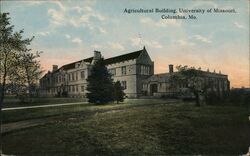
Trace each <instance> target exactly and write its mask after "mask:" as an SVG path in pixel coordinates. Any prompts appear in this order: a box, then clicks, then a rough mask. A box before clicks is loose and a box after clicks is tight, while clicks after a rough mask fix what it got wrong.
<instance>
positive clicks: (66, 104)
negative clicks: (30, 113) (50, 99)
mask: <svg viewBox="0 0 250 156" xmlns="http://www.w3.org/2000/svg"><path fill="white" fill-rule="evenodd" d="M87 103H88V102H75V103H61V104H50V105H38V106H24V107H12V108H3V109H2V111H11V110H20V109H31V108H44V107H58V106H68V105H80V104H87Z"/></svg>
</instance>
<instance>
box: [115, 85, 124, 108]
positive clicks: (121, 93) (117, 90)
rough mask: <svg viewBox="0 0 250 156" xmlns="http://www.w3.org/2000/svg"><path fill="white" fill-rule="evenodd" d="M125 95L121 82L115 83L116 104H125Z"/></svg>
mask: <svg viewBox="0 0 250 156" xmlns="http://www.w3.org/2000/svg"><path fill="white" fill-rule="evenodd" d="M124 96H125V93H124V91H123V87H122V86H121V83H120V81H116V82H115V83H114V100H115V101H116V103H119V102H123V100H124Z"/></svg>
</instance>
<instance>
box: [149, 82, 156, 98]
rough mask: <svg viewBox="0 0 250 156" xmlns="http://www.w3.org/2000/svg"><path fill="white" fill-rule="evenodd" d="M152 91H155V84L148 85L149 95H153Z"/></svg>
mask: <svg viewBox="0 0 250 156" xmlns="http://www.w3.org/2000/svg"><path fill="white" fill-rule="evenodd" d="M154 93H157V84H151V85H150V95H151V96H153V95H154Z"/></svg>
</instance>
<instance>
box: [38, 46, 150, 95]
mask: <svg viewBox="0 0 250 156" xmlns="http://www.w3.org/2000/svg"><path fill="white" fill-rule="evenodd" d="M101 57H102V55H101V53H100V52H98V51H94V56H93V57H90V58H87V59H83V60H80V61H77V62H73V63H70V64H66V65H63V66H62V67H60V68H59V69H58V66H57V65H53V69H52V72H50V71H49V72H48V73H47V74H45V75H44V76H43V77H42V78H41V80H40V88H41V95H42V96H63V95H67V96H70V97H85V95H86V93H87V90H86V88H87V80H86V79H87V78H88V76H89V75H90V74H91V68H92V66H93V65H94V63H95V61H97V60H98V59H100V58H101ZM104 61H105V64H106V66H107V69H108V71H109V72H110V74H111V75H112V78H113V79H114V81H120V82H121V84H122V86H123V88H124V92H125V94H126V96H127V97H129V98H137V97H139V96H141V95H142V80H144V79H146V78H148V77H150V76H151V75H153V74H154V62H153V61H152V60H151V58H150V56H149V55H148V53H147V50H146V48H145V47H144V48H143V49H142V50H139V51H135V52H132V53H128V54H124V55H120V56H116V57H112V58H108V59H105V60H104Z"/></svg>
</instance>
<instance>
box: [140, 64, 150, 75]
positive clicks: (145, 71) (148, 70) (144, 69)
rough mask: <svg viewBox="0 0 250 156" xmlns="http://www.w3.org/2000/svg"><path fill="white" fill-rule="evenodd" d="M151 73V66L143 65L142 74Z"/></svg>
mask: <svg viewBox="0 0 250 156" xmlns="http://www.w3.org/2000/svg"><path fill="white" fill-rule="evenodd" d="M149 73H150V67H149V66H145V65H141V75H149Z"/></svg>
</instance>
